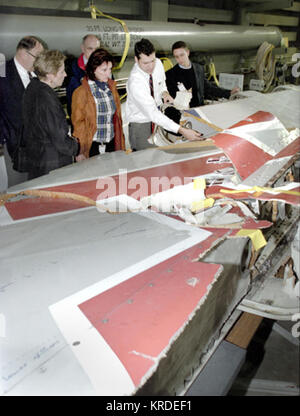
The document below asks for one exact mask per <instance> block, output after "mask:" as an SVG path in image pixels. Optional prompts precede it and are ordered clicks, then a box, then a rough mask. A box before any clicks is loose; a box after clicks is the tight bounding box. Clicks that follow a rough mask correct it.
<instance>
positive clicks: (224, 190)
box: [220, 186, 300, 196]
mask: <svg viewBox="0 0 300 416" xmlns="http://www.w3.org/2000/svg"><path fill="white" fill-rule="evenodd" d="M220 192H222V193H224V194H240V193H243V192H261V193H263V192H270V193H274V192H276V193H278V194H287V195H297V196H300V192H298V191H286V190H285V189H279V188H264V187H260V186H253V188H249V189H239V190H227V189H221V190H220Z"/></svg>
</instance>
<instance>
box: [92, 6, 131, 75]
mask: <svg viewBox="0 0 300 416" xmlns="http://www.w3.org/2000/svg"><path fill="white" fill-rule="evenodd" d="M90 8H91V16H92V19H96V18H97V16H99V17H105V18H107V19H111V20H114V21H115V22H118V23H120V24H121V25H122V27H123V29H124V32H125V47H124V51H123V55H122V58H121V61H120V63H119V64H118V65H117V66H115V67H114V68H113V70H114V71H115V70H117V69H120V68H122V66H123V64H124V61H125V59H126V57H127V54H128V50H129V45H130V33H129V30H128V27H127V25H126V23H125V22H124V21H123V20H121V19H118V18H116V17H113V16H110V15H109V14H105V13H103V12H101V11H100V10H99V9H97V7H96V6H90Z"/></svg>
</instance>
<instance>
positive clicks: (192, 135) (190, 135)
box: [178, 127, 204, 141]
mask: <svg viewBox="0 0 300 416" xmlns="http://www.w3.org/2000/svg"><path fill="white" fill-rule="evenodd" d="M178 133H180V134H182V135H183V136H184V137H185V138H186V139H187V140H189V141H194V140H204V138H203V137H202V134H201V133H198V132H197V131H195V130H192V129H187V128H185V127H180V129H179V130H178Z"/></svg>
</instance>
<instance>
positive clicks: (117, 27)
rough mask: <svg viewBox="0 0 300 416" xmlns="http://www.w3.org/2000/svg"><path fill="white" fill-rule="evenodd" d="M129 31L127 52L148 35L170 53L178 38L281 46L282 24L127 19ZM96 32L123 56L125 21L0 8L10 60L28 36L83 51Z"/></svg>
mask: <svg viewBox="0 0 300 416" xmlns="http://www.w3.org/2000/svg"><path fill="white" fill-rule="evenodd" d="M124 22H125V23H126V25H127V28H128V30H129V33H130V47H129V50H128V56H133V55H134V44H135V42H137V41H138V40H140V39H141V38H147V39H149V40H150V41H151V42H152V43H153V44H154V46H155V48H156V51H157V52H161V53H170V52H171V46H172V44H173V43H174V42H176V41H177V40H183V41H185V42H186V43H187V44H188V45H189V47H190V48H191V50H192V51H194V52H217V51H232V50H234V51H240V50H247V49H256V48H258V47H259V46H260V45H261V44H262V43H263V42H264V41H266V42H268V43H270V44H272V45H274V46H275V47H276V46H280V45H281V41H282V38H283V36H282V33H281V32H280V30H279V29H278V28H277V27H270V26H269V27H258V26H234V25H211V24H205V25H201V26H200V25H197V24H193V23H170V22H152V21H139V20H136V21H135V20H125V21H124ZM88 33H93V34H95V35H98V36H99V37H100V39H101V45H102V46H103V47H106V48H107V49H109V50H110V52H111V53H112V54H114V55H118V56H120V55H122V53H123V50H124V46H125V33H124V30H123V28H122V25H121V24H120V23H118V22H114V21H112V20H108V19H102V18H100V19H99V18H98V19H96V20H95V19H92V18H90V19H87V18H77V17H53V16H29V15H16V14H1V13H0V53H2V54H4V55H5V57H6V59H10V58H11V57H13V56H14V54H15V50H16V45H17V43H18V42H19V40H20V39H21V38H22V37H23V36H26V35H36V36H39V37H40V38H42V39H43V40H44V41H45V42H46V43H47V45H48V47H49V48H50V49H59V50H61V51H63V52H64V53H65V54H68V55H75V56H78V55H79V54H80V44H81V41H82V38H83V36H84V35H86V34H88Z"/></svg>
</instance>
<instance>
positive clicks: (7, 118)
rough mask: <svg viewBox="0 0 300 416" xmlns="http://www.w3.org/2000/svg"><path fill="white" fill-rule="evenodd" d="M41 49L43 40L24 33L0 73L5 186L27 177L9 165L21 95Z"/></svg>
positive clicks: (0, 141) (19, 119) (18, 125)
mask: <svg viewBox="0 0 300 416" xmlns="http://www.w3.org/2000/svg"><path fill="white" fill-rule="evenodd" d="M43 49H44V47H43V42H42V41H41V40H40V39H39V38H37V37H35V36H26V37H24V38H23V39H21V40H20V42H19V43H18V45H17V50H16V54H15V56H14V58H13V59H11V60H9V61H7V62H6V65H5V74H4V75H5V76H4V77H0V144H4V157H5V164H6V170H7V176H8V186H13V185H16V184H18V183H21V182H24V181H26V180H27V174H24V173H19V172H16V171H15V170H13V168H12V158H13V155H14V152H15V150H16V146H17V142H18V136H19V133H20V130H21V126H22V98H23V94H24V91H25V88H26V87H27V85H28V84H29V82H30V79H31V78H32V77H33V76H35V75H34V73H33V72H32V71H33V63H34V60H35V58H36V56H37V55H38V54H39V53H40V52H41V51H42V50H43Z"/></svg>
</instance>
